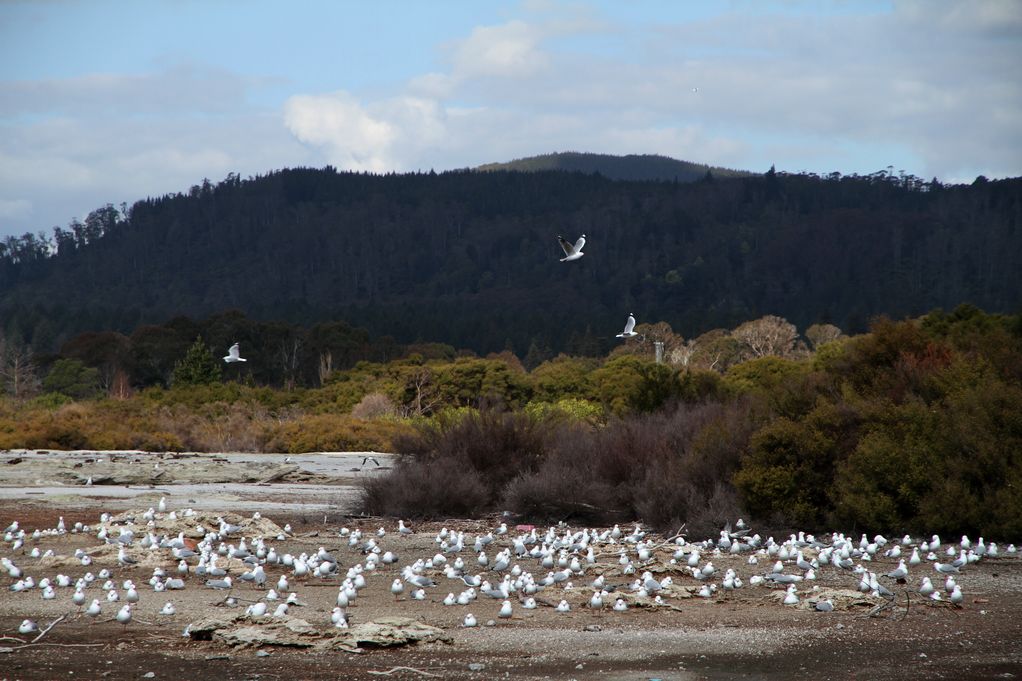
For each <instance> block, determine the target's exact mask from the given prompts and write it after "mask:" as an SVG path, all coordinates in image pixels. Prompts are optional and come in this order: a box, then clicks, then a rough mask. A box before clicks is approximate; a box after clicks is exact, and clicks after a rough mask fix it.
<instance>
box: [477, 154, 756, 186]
mask: <svg viewBox="0 0 1022 681" xmlns="http://www.w3.org/2000/svg"><path fill="white" fill-rule="evenodd" d="M476 170H481V171H494V170H517V171H521V172H537V171H541V170H563V171H567V172H580V173H586V174H594V173H599V174H600V175H603V176H604V177H608V178H610V179H612V180H637V181H642V180H666V181H668V182H672V181H677V182H695V181H697V180H701V179H703V178H704V177H706V173H708V172H709V173H710V174H712V175H713V176H714V177H717V178H725V177H749V176H751V175H754V174H755V173H750V172H747V171H744V170H731V169H729V168H718V167H715V166H708V165H705V164H702V163H690V162H688V161H679V160H677V159H674V158H670V157H668V156H660V155H658V154H629V155H627V156H612V155H610V154H590V153H579V152H576V151H565V152H560V153H555V154H543V155H542V156H530V157H528V158H519V159H515V160H514V161H508V162H507V163H487V164H485V165H481V166H479V167H478V168H476Z"/></svg>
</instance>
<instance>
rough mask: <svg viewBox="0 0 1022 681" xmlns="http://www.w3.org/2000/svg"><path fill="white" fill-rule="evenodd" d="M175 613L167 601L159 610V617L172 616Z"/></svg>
mask: <svg viewBox="0 0 1022 681" xmlns="http://www.w3.org/2000/svg"><path fill="white" fill-rule="evenodd" d="M175 612H177V611H176V610H175V609H174V604H173V603H171V602H170V601H167V603H166V604H165V605H164V606H163V608H162V609H161V610H160V614H161V615H173V614H174V613H175Z"/></svg>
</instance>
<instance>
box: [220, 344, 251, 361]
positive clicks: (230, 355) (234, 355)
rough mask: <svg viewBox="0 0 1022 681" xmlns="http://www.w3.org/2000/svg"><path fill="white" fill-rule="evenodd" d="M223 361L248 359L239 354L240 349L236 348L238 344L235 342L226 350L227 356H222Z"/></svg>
mask: <svg viewBox="0 0 1022 681" xmlns="http://www.w3.org/2000/svg"><path fill="white" fill-rule="evenodd" d="M224 361H225V362H227V363H228V364H233V363H234V362H247V361H248V360H247V359H245V358H244V357H242V356H241V349H240V348H238V344H237V343H235V344H234V345H232V346H231V349H230V350H228V351H227V356H226V357H224Z"/></svg>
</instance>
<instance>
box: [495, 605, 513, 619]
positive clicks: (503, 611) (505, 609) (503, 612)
mask: <svg viewBox="0 0 1022 681" xmlns="http://www.w3.org/2000/svg"><path fill="white" fill-rule="evenodd" d="M497 617H499V618H501V619H507V618H509V617H511V601H504V602H503V603H502V604H501V606H500V612H499V613H497Z"/></svg>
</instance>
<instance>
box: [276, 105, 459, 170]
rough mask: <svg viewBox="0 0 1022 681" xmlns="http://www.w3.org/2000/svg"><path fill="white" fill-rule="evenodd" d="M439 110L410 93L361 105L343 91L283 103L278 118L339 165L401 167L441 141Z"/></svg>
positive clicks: (441, 113)
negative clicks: (368, 104)
mask: <svg viewBox="0 0 1022 681" xmlns="http://www.w3.org/2000/svg"><path fill="white" fill-rule="evenodd" d="M445 118H446V115H445V112H444V111H443V110H442V109H441V107H440V106H439V105H438V104H437V102H436V101H434V100H431V99H427V98H423V97H413V96H400V97H394V98H391V99H384V100H381V101H378V102H374V103H372V104H371V105H370V106H363V105H362V104H361V103H360V102H359V101H358V100H357V99H355V98H354V97H353V96H352V95H351V94H349V93H347V92H334V93H332V94H328V95H298V96H295V97H291V98H290V99H289V100H288V101H287V103H286V104H285V105H284V122H285V124H286V125H287V127H288V129H289V130H290V131H291V132H292V133H293V134H294V135H295V137H297V138H298V139H299V140H301V141H302V142H304V143H306V144H310V145H313V146H320V147H324V148H325V149H326V156H327V159H328V160H329V161H330V162H331V163H332V164H335V165H337V166H339V167H341V168H344V169H350V170H369V171H374V172H383V171H388V170H406V169H408V168H409V167H410V164H411V163H413V162H414V160H415V159H416V157H417V156H418V154H419V152H421V151H423V150H425V149H429V148H431V147H433V146H435V145H438V144H440V143H442V142H443V141H444V139H445V137H446V135H447V129H446V125H445Z"/></svg>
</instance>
